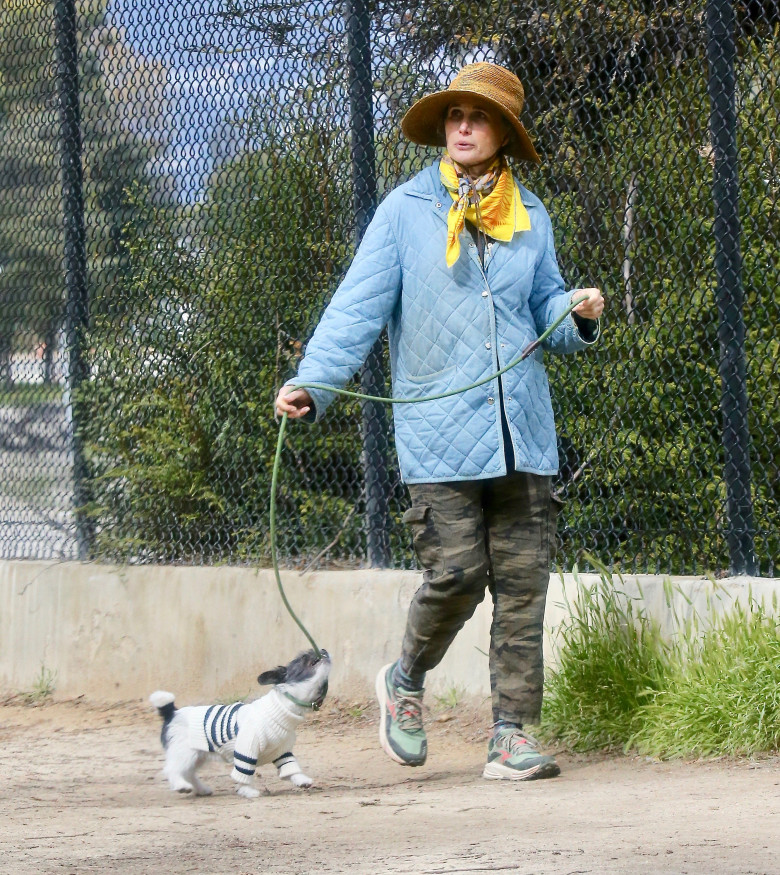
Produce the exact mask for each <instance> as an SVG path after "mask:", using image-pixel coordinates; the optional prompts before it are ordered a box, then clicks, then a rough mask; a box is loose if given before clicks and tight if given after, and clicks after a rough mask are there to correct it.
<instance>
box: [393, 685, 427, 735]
mask: <svg viewBox="0 0 780 875" xmlns="http://www.w3.org/2000/svg"><path fill="white" fill-rule="evenodd" d="M395 705H396V709H395V719H396V721H397V723H398V726H399V728H400V729H402V730H403V731H404V732H414V731H415V730H416V729H422V727H423V709H422V702H421V701H420V700H419V698H418V697H417V696H405V695H404V694H403V693H402V692H401V691H400V690H398V689H396V691H395Z"/></svg>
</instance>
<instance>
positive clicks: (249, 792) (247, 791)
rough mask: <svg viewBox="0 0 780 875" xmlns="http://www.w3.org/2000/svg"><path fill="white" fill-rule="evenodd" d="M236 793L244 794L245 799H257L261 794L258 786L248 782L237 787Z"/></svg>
mask: <svg viewBox="0 0 780 875" xmlns="http://www.w3.org/2000/svg"><path fill="white" fill-rule="evenodd" d="M236 793H238V795H239V796H243V797H244V799H257V797H258V796H259V795H260V791H259V790H258V789H257V787H250V786H249V785H248V784H240V785H239V786H238V787H236Z"/></svg>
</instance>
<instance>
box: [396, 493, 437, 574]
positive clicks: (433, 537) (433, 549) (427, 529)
mask: <svg viewBox="0 0 780 875" xmlns="http://www.w3.org/2000/svg"><path fill="white" fill-rule="evenodd" d="M401 519H402V520H403V521H404V523H406V525H408V526H409V528H410V529H411V532H412V544H413V545H414V552H415V553H416V555H417V562H418V564H419V566H420V568H421V569H422V570H424V571H428V570H430V569H433V568H435V567H436V566H437V565H438V563H439V555H440V553H441V540H440V538H439V533H438V532H437V531H436V526H435V525H434V523H433V514H432V513H431V506H430V505H429V504H417V505H413V506H412V507H410V508H409V510H407V511H405V512H404V515H403V517H401Z"/></svg>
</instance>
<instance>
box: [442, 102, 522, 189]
mask: <svg viewBox="0 0 780 875" xmlns="http://www.w3.org/2000/svg"><path fill="white" fill-rule="evenodd" d="M444 137H445V139H446V141H447V151H448V152H449V155H450V158H452V160H453V161H455V162H456V163H458V164H460V166H461V167H464V168H465V169H466V170H467V171H468V174H469V176H472V177H476V176H481V175H482V174H483V173H485V172H486V171H487V169H488V168H489V167H490V165H491V163H492V162H493V159H494V158H495V156H496V154H497V153H498V150H499V149H500V148H501V147H502V146H505V145H506V144H507V143H508V142H509V128H508V125H507V123H506V121H504V117H503V116H502V115H501V113H499V112H497V111H496V110H495V109H493V108H492V107H491V106H490V105H489V104H487V103H482V102H481V101H480V100H479V98H475V99H474V102H473V103H466V102H465V101H460V102H458V103H453V104H451V105H450V107H449V108H448V109H447V115H446V116H445V117H444Z"/></svg>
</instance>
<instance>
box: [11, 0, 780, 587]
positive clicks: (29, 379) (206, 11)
mask: <svg viewBox="0 0 780 875" xmlns="http://www.w3.org/2000/svg"><path fill="white" fill-rule="evenodd" d="M0 11H1V13H2V15H1V17H0V557H3V558H22V557H24V558H41V559H51V558H63V559H72V558H93V559H98V560H104V561H119V562H136V563H141V562H165V563H175V562H177V563H197V564H200V563H264V562H266V561H267V559H268V554H269V533H268V506H269V488H270V479H271V467H272V462H273V455H274V449H275V443H276V436H277V426H276V423H275V421H274V419H273V415H272V401H273V398H274V396H275V394H276V390H277V389H278V387H279V386H280V385H281V384H282V383H283V382H284V380H285V379H286V378H287V377H289V376H290V375H291V374H292V373H293V372H294V369H295V366H296V363H297V361H298V360H299V358H300V356H301V354H302V350H303V348H304V346H305V343H306V340H307V338H308V337H309V335H310V334H311V332H312V330H313V328H314V326H315V325H316V322H317V320H318V318H319V316H320V314H321V313H322V310H323V308H324V306H325V304H326V302H327V300H328V299H329V296H330V295H331V294H332V293H333V291H334V290H335V288H336V287H337V285H338V283H339V280H340V278H341V277H342V276H343V274H344V272H345V270H346V267H347V266H348V264H349V261H350V258H351V255H352V253H353V252H354V247H355V244H356V241H357V240H358V239H359V238H360V235H361V233H362V231H363V230H364V228H365V226H366V224H367V222H368V221H369V220H370V217H371V215H372V212H373V209H374V208H375V206H376V204H377V202H378V201H379V200H380V199H381V198H382V197H383V195H384V194H385V193H386V192H387V191H389V190H390V189H391V188H393V187H395V186H396V185H397V184H399V183H400V182H402V181H405V180H406V179H408V178H410V177H411V176H412V175H413V174H414V173H416V172H417V171H418V170H419V169H421V168H422V167H423V166H424V165H425V164H426V163H427V162H429V161H431V160H432V159H434V158H435V157H436V152H435V150H430V149H423V148H420V147H417V146H413V145H412V144H410V143H408V142H405V141H404V140H403V138H402V137H401V134H400V129H399V122H400V118H401V116H402V114H403V112H404V111H405V109H407V108H408V107H409V106H410V105H411V104H412V103H413V102H414V100H416V99H417V98H418V97H420V96H421V95H423V94H426V93H429V92H430V91H432V90H438V89H440V88H442V87H444V86H446V84H447V82H448V81H449V80H450V78H451V77H452V75H453V74H454V72H455V71H456V70H457V69H458V68H459V67H460V66H461V65H462V64H463V63H465V62H470V61H476V60H491V61H496V62H498V63H501V64H503V65H505V66H507V67H509V68H510V69H512V70H513V71H515V72H516V73H517V74H518V76H519V77H520V79H521V80H522V82H523V84H524V86H525V90H526V94H527V104H526V109H525V111H524V118H523V121H524V123H525V125H526V127H527V128H528V129H529V130H530V132H531V134H532V137H533V139H534V141H535V144H536V148H537V150H538V151H539V153H540V155H541V157H542V164H541V166H540V167H538V168H537V167H533V168H531V167H526V166H519V167H517V168H516V172H517V174H518V175H519V176H520V178H521V179H522V181H523V182H524V184H525V185H526V186H527V187H528V188H530V189H531V190H532V191H534V192H535V193H536V194H538V195H539V196H540V197H541V198H542V200H543V201H544V202H545V204H546V205H547V207H548V210H549V212H550V214H551V216H552V220H553V226H554V229H555V232H556V239H557V245H558V254H559V259H560V262H561V268H562V272H563V274H564V276H565V278H566V280H567V282H568V283H569V284H570V286H572V287H576V286H584V285H588V286H590V285H596V286H599V287H601V288H602V289H603V290H604V291H605V294H606V296H607V300H608V308H607V312H606V314H605V317H604V319H603V328H604V334H603V339H602V341H601V342H600V346H599V349H598V352H597V353H592V354H589V355H580V356H575V357H567V358H566V359H549V358H548V367H549V372H550V381H551V385H552V390H553V400H554V406H555V409H556V417H557V422H558V430H559V443H560V447H559V449H560V455H561V472H560V475H559V477H558V478H557V480H556V483H555V487H556V491H557V492H558V494H559V496H560V497H561V498H562V499H563V500H564V502H565V509H564V511H563V514H562V521H561V526H560V531H559V540H560V544H559V552H558V559H557V561H558V563H559V564H560V565H561V566H562V567H564V568H570V567H571V566H572V564H573V563H574V562H577V561H579V562H580V566H581V567H583V565H585V564H586V563H587V558H585V559H583V556H582V551H588V552H589V553H591V554H593V555H594V556H596V557H598V558H599V559H600V560H601V561H602V562H604V563H605V564H607V565H610V566H612V567H614V568H617V569H620V570H623V571H626V572H642V571H648V572H664V573H705V572H711V573H714V574H720V573H724V572H727V571H732V572H734V571H736V572H748V573H759V574H765V575H774V574H777V559H778V556H780V477H779V469H780V452H778V446H779V444H780V441H778V436H779V435H780V409H779V408H778V395H779V394H780V392H779V391H778V390H779V389H780V379H778V378H779V377H780V364H779V363H778V362H779V361H780V354H779V353H780V344H779V342H778V337H777V325H778V324H779V323H780V307H779V306H778V291H779V290H780V283H778V264H779V263H780V259H779V258H778V243H779V242H780V229H779V228H778V212H777V202H778V188H779V186H780V177H779V176H778V154H777V137H776V134H777V131H778V130H780V125H778V103H779V102H780V87H778V54H779V53H778V45H779V44H780V41H779V40H778V28H779V26H780V10H779V9H778V2H777V0H763V2H762V0H749V2H740V3H731V2H726V0H707V2H699V0H694V2H692V3H687V4H677V3H672V2H671V0H606V2H603V3H598V4H595V3H593V4H591V3H587V4H581V3H571V2H569V0H542V2H533V3H516V2H513V3H510V2H506V0H488V2H485V3H481V4H478V5H475V4H472V3H466V2H451V0H448V2H446V3H438V2H431V3H427V4H406V3H399V2H395V0H371V2H369V0H349V2H347V3H346V4H344V3H331V2H297V0H286V2H279V0H179V2H177V3H170V2H168V0H132V2H130V0H81V2H77V3H76V4H75V6H74V3H73V0H53V2H46V3H44V2H40V3H18V2H15V0H0ZM387 373H388V363H387V360H386V353H385V350H384V347H383V346H381V345H380V346H378V347H377V348H376V349H375V351H374V353H373V354H372V356H371V359H370V360H369V362H368V363H367V365H366V366H365V367H364V368H363V370H362V371H361V373H360V374H359V375H358V376H357V377H356V381H357V382H358V383H359V384H360V385H362V386H363V388H364V390H365V389H368V390H369V391H371V392H373V393H374V394H387V388H388V386H389V381H388V380H387V379H386V376H387ZM406 501H407V497H406V494H405V490H404V487H403V484H402V483H401V482H400V478H399V475H398V471H397V465H396V461H395V457H394V453H393V450H392V416H391V415H390V414H389V412H388V411H387V410H386V409H385V408H384V407H381V406H378V405H374V404H370V403H363V404H360V403H357V402H349V401H344V402H339V403H337V404H335V405H334V406H333V407H332V408H331V412H329V415H328V417H327V418H326V420H325V421H324V422H323V423H322V424H321V425H318V426H304V425H299V424H295V425H294V426H291V428H290V429H288V437H287V443H286V445H285V447H284V454H283V468H282V474H281V482H280V491H279V510H278V514H279V530H280V534H279V537H280V543H279V549H280V553H281V555H282V556H283V557H284V559H285V561H286V562H287V563H288V564H290V565H292V566H295V567H299V568H312V567H323V566H326V565H327V566H330V567H338V566H356V565H358V566H359V565H365V564H371V565H392V566H396V567H408V566H410V564H411V563H412V562H413V559H412V553H411V550H410V539H409V535H408V534H407V532H406V531H405V529H404V527H403V526H402V524H401V522H400V517H401V514H402V512H403V510H404V509H405V507H406Z"/></svg>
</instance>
